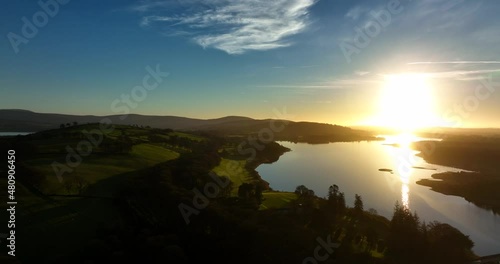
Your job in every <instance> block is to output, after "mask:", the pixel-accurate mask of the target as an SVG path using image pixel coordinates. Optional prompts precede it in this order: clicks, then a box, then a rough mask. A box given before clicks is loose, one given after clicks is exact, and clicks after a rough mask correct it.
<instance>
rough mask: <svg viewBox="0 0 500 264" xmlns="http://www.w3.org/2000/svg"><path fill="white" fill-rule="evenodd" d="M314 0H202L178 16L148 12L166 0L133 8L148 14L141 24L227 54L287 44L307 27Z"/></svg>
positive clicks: (143, 3)
mask: <svg viewBox="0 0 500 264" xmlns="http://www.w3.org/2000/svg"><path fill="white" fill-rule="evenodd" d="M316 1H317V0H274V1H269V0H205V1H192V0H191V2H193V5H196V4H195V3H194V2H198V4H199V5H198V6H197V7H196V8H187V9H186V12H185V13H182V14H181V15H169V14H158V13H155V14H149V13H151V12H153V11H152V10H151V6H161V5H162V3H164V2H168V1H154V2H141V4H140V5H138V6H137V7H136V8H135V10H137V11H140V12H142V13H148V14H147V15H145V16H143V18H142V21H141V25H142V26H151V25H152V24H153V23H157V24H158V25H159V26H163V27H167V28H179V30H182V31H189V32H192V33H193V37H192V40H193V41H195V42H196V43H197V44H199V45H200V46H202V47H204V48H216V49H219V50H223V51H225V52H227V53H229V54H242V53H245V52H247V51H250V50H259V51H262V50H270V49H276V48H281V47H287V46H290V45H291V44H292V43H291V42H290V41H289V40H288V38H289V37H291V36H293V35H296V34H298V33H300V32H302V31H303V30H305V29H306V28H307V26H308V15H309V8H310V7H311V6H312V5H314V3H315V2H316Z"/></svg>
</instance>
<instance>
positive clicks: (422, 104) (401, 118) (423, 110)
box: [372, 74, 436, 131]
mask: <svg viewBox="0 0 500 264" xmlns="http://www.w3.org/2000/svg"><path fill="white" fill-rule="evenodd" d="M379 104H380V105H379V113H378V114H377V115H376V116H375V117H374V120H373V122H372V123H373V124H374V125H377V126H384V127H391V128H397V129H401V130H405V131H412V130H414V129H418V128H422V127H429V126H432V125H433V124H435V121H436V115H435V113H434V98H433V94H432V89H431V86H430V84H429V82H428V80H427V78H426V77H425V76H424V75H420V74H398V75H388V76H386V77H385V82H384V87H383V88H382V91H381V94H380V98H379Z"/></svg>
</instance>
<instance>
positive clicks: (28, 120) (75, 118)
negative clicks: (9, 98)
mask: <svg viewBox="0 0 500 264" xmlns="http://www.w3.org/2000/svg"><path fill="white" fill-rule="evenodd" d="M121 117H122V116H121V115H110V116H93V115H65V114H49V113H35V112H32V111H27V110H17V109H13V110H10V109H8V110H0V131H2V132H37V131H41V130H46V129H53V128H59V126H60V125H61V124H67V123H71V124H72V123H73V122H78V123H79V124H86V123H96V122H100V121H101V120H103V119H104V118H109V119H110V120H111V121H112V122H113V124H118V125H139V126H151V127H155V128H171V129H176V130H186V129H192V128H194V127H202V126H212V125H217V124H222V123H226V122H233V121H248V120H253V119H251V118H248V117H238V116H228V117H223V118H217V119H207V120H203V119H194V118H187V117H178V116H146V115H136V114H130V115H128V116H127V118H124V119H123V120H122V119H121Z"/></svg>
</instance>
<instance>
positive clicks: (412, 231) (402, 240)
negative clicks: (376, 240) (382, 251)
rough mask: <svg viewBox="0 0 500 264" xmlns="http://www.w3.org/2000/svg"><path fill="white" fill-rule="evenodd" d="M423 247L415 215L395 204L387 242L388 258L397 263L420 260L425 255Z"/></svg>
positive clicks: (417, 219) (418, 222) (397, 203)
mask: <svg viewBox="0 0 500 264" xmlns="http://www.w3.org/2000/svg"><path fill="white" fill-rule="evenodd" d="M423 245H424V243H423V235H422V233H421V232H420V221H419V218H418V215H417V213H414V214H412V213H411V212H410V210H409V209H408V208H407V207H405V206H401V205H400V204H399V202H396V205H395V207H394V214H393V216H392V219H391V223H390V226H389V237H388V241H387V246H388V248H389V251H388V255H389V257H390V258H392V259H394V260H398V261H410V260H413V261H416V260H420V259H421V258H422V257H423V256H424V255H425V254H423V253H424V252H423ZM419 258H420V259H419Z"/></svg>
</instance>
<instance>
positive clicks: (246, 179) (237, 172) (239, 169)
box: [212, 159, 254, 196]
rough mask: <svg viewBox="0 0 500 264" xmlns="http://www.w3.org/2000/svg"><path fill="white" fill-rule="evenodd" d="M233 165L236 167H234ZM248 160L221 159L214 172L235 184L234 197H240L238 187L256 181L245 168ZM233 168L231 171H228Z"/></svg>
mask: <svg viewBox="0 0 500 264" xmlns="http://www.w3.org/2000/svg"><path fill="white" fill-rule="evenodd" d="M233 164H235V165H236V166H234V167H233ZM245 165H246V160H232V159H221V161H220V164H219V166H217V167H215V168H214V169H213V170H212V171H213V172H215V173H217V175H219V176H226V177H228V178H229V179H230V180H231V181H232V182H233V191H232V195H233V196H237V195H238V187H240V185H241V184H243V183H251V182H253V181H254V179H253V178H252V176H251V175H250V172H248V170H247V169H246V168H245ZM228 168H231V169H228Z"/></svg>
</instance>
